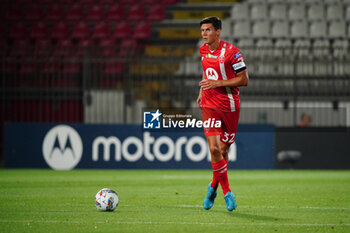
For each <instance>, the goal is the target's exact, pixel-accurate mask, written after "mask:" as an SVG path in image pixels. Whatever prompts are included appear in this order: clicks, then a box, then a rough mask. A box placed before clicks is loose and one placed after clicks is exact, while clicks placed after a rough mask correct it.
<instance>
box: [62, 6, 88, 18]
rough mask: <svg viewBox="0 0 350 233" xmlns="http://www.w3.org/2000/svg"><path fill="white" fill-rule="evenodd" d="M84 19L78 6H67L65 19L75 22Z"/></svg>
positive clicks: (81, 7)
mask: <svg viewBox="0 0 350 233" xmlns="http://www.w3.org/2000/svg"><path fill="white" fill-rule="evenodd" d="M83 17H84V8H83V6H82V5H80V4H74V5H71V6H69V8H68V10H67V15H66V19H67V20H71V21H75V20H81V19H82V18H83Z"/></svg>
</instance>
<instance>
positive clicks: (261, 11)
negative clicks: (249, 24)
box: [250, 4, 267, 20]
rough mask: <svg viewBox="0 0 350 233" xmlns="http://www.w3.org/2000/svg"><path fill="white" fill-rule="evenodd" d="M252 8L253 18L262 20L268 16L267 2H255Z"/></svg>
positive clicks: (251, 14) (251, 15)
mask: <svg viewBox="0 0 350 233" xmlns="http://www.w3.org/2000/svg"><path fill="white" fill-rule="evenodd" d="M250 9H251V11H250V18H251V19H253V20H260V19H266V18H267V4H253V5H251V8H250Z"/></svg>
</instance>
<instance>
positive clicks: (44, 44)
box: [34, 39, 53, 57]
mask: <svg viewBox="0 0 350 233" xmlns="http://www.w3.org/2000/svg"><path fill="white" fill-rule="evenodd" d="M52 48H53V46H52V43H51V40H50V39H38V40H36V41H35V47H34V56H36V57H49V56H50V55H51V53H52Z"/></svg>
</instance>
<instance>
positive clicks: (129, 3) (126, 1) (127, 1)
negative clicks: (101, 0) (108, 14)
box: [119, 0, 135, 7]
mask: <svg viewBox="0 0 350 233" xmlns="http://www.w3.org/2000/svg"><path fill="white" fill-rule="evenodd" d="M119 2H120V4H122V5H127V6H129V7H130V6H132V5H134V4H135V1H134V0H120V1H119Z"/></svg>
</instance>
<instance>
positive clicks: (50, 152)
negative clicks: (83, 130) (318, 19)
mask: <svg viewBox="0 0 350 233" xmlns="http://www.w3.org/2000/svg"><path fill="white" fill-rule="evenodd" d="M42 149H43V156H44V159H45V161H46V163H47V164H48V165H49V166H50V167H51V168H52V169H54V170H71V169H73V168H74V167H75V166H76V165H77V164H78V163H79V161H80V159H81V156H82V154H83V143H82V140H81V138H80V136H79V134H78V133H77V131H75V130H74V129H73V128H72V127H70V126H68V125H58V126H55V127H54V128H52V129H51V130H50V131H49V132H47V134H46V136H45V138H44V141H43V148H42Z"/></svg>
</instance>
